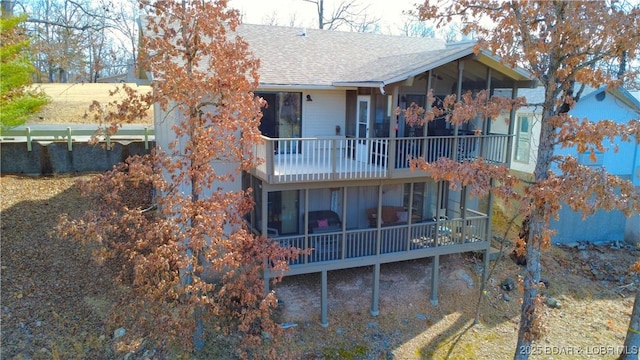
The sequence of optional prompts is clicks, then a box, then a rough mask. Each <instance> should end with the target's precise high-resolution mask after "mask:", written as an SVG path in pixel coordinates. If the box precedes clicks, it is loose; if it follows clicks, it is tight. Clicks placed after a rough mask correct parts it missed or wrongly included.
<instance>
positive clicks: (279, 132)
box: [255, 92, 302, 138]
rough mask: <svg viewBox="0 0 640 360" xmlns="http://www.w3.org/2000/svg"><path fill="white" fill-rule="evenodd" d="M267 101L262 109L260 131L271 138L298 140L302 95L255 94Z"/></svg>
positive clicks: (294, 93)
mask: <svg viewBox="0 0 640 360" xmlns="http://www.w3.org/2000/svg"><path fill="white" fill-rule="evenodd" d="M255 94H256V96H260V97H262V98H264V99H265V100H266V101H267V106H266V107H265V108H263V109H262V120H261V121H260V131H261V132H262V135H265V136H268V137H271V138H299V137H301V129H302V93H299V92H276V93H265V92H256V93H255Z"/></svg>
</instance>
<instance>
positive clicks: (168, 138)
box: [153, 103, 242, 196]
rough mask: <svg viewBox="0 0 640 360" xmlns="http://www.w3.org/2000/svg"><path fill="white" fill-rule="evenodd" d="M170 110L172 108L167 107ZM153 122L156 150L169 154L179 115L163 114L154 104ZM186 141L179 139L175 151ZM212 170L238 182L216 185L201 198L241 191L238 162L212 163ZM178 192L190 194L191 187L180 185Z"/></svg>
mask: <svg viewBox="0 0 640 360" xmlns="http://www.w3.org/2000/svg"><path fill="white" fill-rule="evenodd" d="M169 108H172V106H169ZM153 110H154V114H156V115H155V116H154V121H155V140H156V149H160V150H162V151H165V152H167V153H169V152H170V151H171V150H169V145H170V144H171V143H173V142H174V141H175V140H176V134H175V133H174V131H173V126H174V125H178V124H179V121H180V119H181V114H180V113H179V112H178V111H172V112H169V113H167V112H164V111H162V110H161V109H160V106H159V105H158V104H157V103H156V104H154V108H153ZM185 142H186V139H185V138H184V137H183V138H181V139H180V143H179V144H178V146H177V147H176V150H177V151H180V152H182V150H184V147H185ZM212 163H213V168H214V170H215V171H216V173H218V174H234V175H236V177H237V178H238V181H233V182H224V183H217V184H214V185H213V186H212V188H211V189H209V190H206V191H204V193H203V196H210V195H211V194H212V193H213V191H214V190H215V189H217V188H222V189H223V191H240V190H242V181H240V180H239V178H240V173H239V172H238V171H237V169H238V166H239V163H238V162H223V161H213V162H212ZM163 172H164V176H165V179H169V174H168V173H167V172H166V170H163ZM179 191H180V192H181V193H182V194H185V196H186V195H188V194H190V193H191V187H190V186H189V185H187V184H181V185H180V187H179Z"/></svg>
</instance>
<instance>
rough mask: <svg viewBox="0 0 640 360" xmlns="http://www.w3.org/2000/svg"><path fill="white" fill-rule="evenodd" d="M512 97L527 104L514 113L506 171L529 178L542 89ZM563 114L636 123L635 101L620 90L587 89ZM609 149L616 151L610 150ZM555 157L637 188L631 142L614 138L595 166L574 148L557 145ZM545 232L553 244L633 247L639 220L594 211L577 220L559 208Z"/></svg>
mask: <svg viewBox="0 0 640 360" xmlns="http://www.w3.org/2000/svg"><path fill="white" fill-rule="evenodd" d="M498 93H499V91H498ZM503 94H504V95H506V94H505V93H503ZM518 96H524V97H526V99H527V103H528V104H532V105H529V106H526V107H522V108H520V109H518V110H517V111H516V116H515V129H516V131H515V139H514V141H513V143H512V146H513V149H512V151H511V156H512V157H511V169H513V170H517V171H521V172H524V173H527V174H533V171H534V169H535V166H536V154H537V153H538V142H537V139H539V137H540V119H541V118H542V107H541V105H538V106H536V105H535V104H542V102H543V100H544V89H543V88H536V89H519V90H518ZM569 114H570V115H572V116H574V117H577V118H579V119H584V118H587V119H589V120H590V121H600V120H605V119H608V120H612V121H615V122H617V123H627V122H629V120H632V119H640V101H638V99H637V98H635V97H634V96H633V95H632V94H631V93H630V92H628V91H627V90H626V89H624V88H621V87H618V88H605V87H603V88H599V89H593V88H591V89H587V90H585V93H584V94H583V95H582V96H581V97H580V99H579V101H578V102H577V103H576V104H575V106H574V107H573V109H571V111H570V112H569ZM496 123H497V124H496V125H497V126H495V127H494V130H496V131H497V132H500V131H503V132H505V133H506V129H507V126H506V125H505V122H504V121H499V120H498V121H497V122H496ZM498 127H501V128H502V129H501V130H500V129H498ZM605 145H606V144H605ZM615 148H617V149H618V150H617V151H614V149H615ZM555 153H556V154H557V155H562V156H566V155H573V156H575V157H576V158H577V159H578V161H579V162H580V163H582V164H583V165H586V166H590V167H598V168H599V167H603V168H605V169H606V170H607V171H608V172H609V173H610V174H612V175H616V176H619V177H621V178H623V179H627V180H630V181H631V182H632V183H633V185H634V186H635V187H636V188H637V189H640V147H639V145H638V144H637V143H636V142H622V141H620V140H619V139H618V140H616V141H615V142H614V143H613V144H609V145H608V148H607V151H605V152H603V153H596V154H595V158H596V161H595V162H594V161H592V160H591V159H590V158H589V157H590V155H589V154H588V153H587V154H579V153H578V152H577V149H576V148H575V147H573V148H561V147H560V146H558V147H557V148H556V149H555ZM551 228H552V229H554V230H556V231H557V233H556V235H555V236H554V238H553V240H552V242H553V243H560V244H566V243H575V242H578V241H588V242H593V243H599V242H600V243H603V242H607V243H608V242H613V241H619V240H622V239H625V240H626V241H628V242H630V243H633V244H636V243H638V242H640V215H635V216H632V217H630V218H626V217H625V216H624V215H623V214H622V213H621V212H620V211H611V212H606V211H603V210H599V211H597V212H596V214H594V215H593V216H590V217H588V218H587V219H582V213H576V212H574V211H572V210H571V209H569V208H568V207H566V206H565V207H563V208H562V210H561V211H560V221H552V223H551Z"/></svg>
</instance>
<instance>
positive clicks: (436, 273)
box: [430, 255, 440, 306]
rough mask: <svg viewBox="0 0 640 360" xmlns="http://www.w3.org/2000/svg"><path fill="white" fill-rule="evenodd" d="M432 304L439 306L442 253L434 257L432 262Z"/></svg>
mask: <svg viewBox="0 0 640 360" xmlns="http://www.w3.org/2000/svg"><path fill="white" fill-rule="evenodd" d="M431 265H432V266H431V299H430V300H431V305H433V306H438V279H439V277H440V255H436V256H434V257H433V263H432V264H431Z"/></svg>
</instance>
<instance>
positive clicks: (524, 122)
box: [515, 116, 531, 164]
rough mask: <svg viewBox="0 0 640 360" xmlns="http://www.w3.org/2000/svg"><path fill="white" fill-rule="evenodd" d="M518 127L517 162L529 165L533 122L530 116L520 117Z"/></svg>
mask: <svg viewBox="0 0 640 360" xmlns="http://www.w3.org/2000/svg"><path fill="white" fill-rule="evenodd" d="M517 125H518V131H517V133H516V136H517V137H516V149H515V155H516V158H515V160H516V161H517V162H521V163H525V164H528V163H529V155H530V153H531V121H530V120H529V117H528V116H518V122H517Z"/></svg>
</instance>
